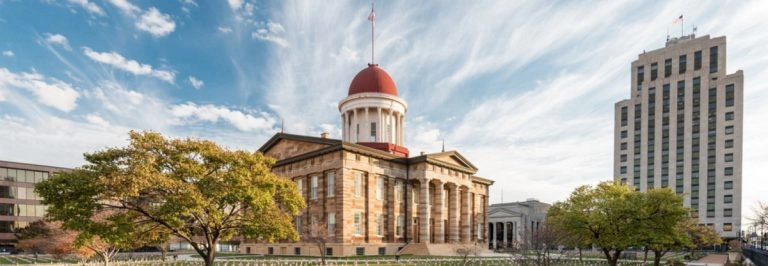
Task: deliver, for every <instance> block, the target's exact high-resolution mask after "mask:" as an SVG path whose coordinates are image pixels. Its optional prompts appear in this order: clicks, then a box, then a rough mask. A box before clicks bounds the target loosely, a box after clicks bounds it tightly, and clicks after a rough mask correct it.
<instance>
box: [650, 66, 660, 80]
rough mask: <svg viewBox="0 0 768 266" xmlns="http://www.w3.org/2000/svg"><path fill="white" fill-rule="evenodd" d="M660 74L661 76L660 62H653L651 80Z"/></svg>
mask: <svg viewBox="0 0 768 266" xmlns="http://www.w3.org/2000/svg"><path fill="white" fill-rule="evenodd" d="M658 76H659V64H657V63H652V64H651V81H654V80H656V78H657V77H658Z"/></svg>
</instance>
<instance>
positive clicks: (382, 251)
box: [379, 247, 387, 255]
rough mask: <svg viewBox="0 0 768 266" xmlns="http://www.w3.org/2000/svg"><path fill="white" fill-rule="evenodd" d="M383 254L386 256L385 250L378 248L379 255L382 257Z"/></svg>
mask: <svg viewBox="0 0 768 266" xmlns="http://www.w3.org/2000/svg"><path fill="white" fill-rule="evenodd" d="M384 254H387V248H384V247H380V248H379V255H384Z"/></svg>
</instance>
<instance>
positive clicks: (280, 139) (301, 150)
mask: <svg viewBox="0 0 768 266" xmlns="http://www.w3.org/2000/svg"><path fill="white" fill-rule="evenodd" d="M340 144H341V141H340V140H336V139H327V138H317V137H309V136H300V135H292V134H285V133H277V134H275V135H274V136H272V138H270V139H269V140H268V141H267V142H266V143H264V145H263V146H261V148H259V151H260V152H262V153H264V154H265V155H267V156H270V157H272V158H275V159H277V160H278V161H280V160H283V159H287V158H292V157H296V156H299V155H302V154H307V153H310V152H313V151H317V150H320V149H324V148H327V147H330V146H334V145H340Z"/></svg>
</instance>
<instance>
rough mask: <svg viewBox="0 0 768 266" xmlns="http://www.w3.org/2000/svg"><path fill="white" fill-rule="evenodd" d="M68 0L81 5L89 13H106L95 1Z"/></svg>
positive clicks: (100, 14) (102, 14)
mask: <svg viewBox="0 0 768 266" xmlns="http://www.w3.org/2000/svg"><path fill="white" fill-rule="evenodd" d="M68 1H69V2H70V3H72V4H76V5H79V6H81V7H82V8H84V9H85V10H86V11H88V13H91V14H96V15H99V16H104V15H106V14H105V13H104V10H102V9H101V7H99V6H98V5H96V4H95V3H93V2H91V1H89V0H68Z"/></svg>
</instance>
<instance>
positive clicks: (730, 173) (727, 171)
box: [725, 167, 733, 176]
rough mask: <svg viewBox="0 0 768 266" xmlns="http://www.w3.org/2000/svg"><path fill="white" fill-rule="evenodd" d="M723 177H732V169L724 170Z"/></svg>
mask: <svg viewBox="0 0 768 266" xmlns="http://www.w3.org/2000/svg"><path fill="white" fill-rule="evenodd" d="M725 176H733V167H726V168H725Z"/></svg>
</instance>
